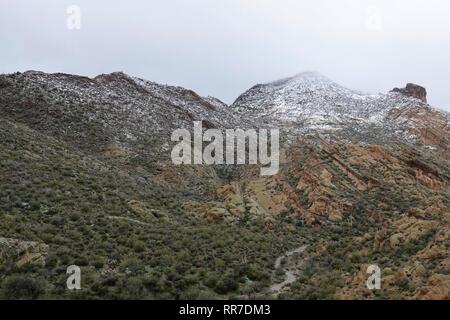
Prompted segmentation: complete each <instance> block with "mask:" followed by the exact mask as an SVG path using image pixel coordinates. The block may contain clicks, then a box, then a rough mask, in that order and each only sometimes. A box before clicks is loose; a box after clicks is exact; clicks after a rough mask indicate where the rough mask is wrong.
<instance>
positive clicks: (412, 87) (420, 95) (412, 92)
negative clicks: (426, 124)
mask: <svg viewBox="0 0 450 320" xmlns="http://www.w3.org/2000/svg"><path fill="white" fill-rule="evenodd" d="M392 91H393V92H400V93H402V94H405V95H407V96H410V97H414V98H417V99H419V100H421V101H422V102H424V103H427V90H426V89H425V88H424V87H422V86H419V85H417V84H414V83H408V84H406V87H405V88H401V89H399V88H394V89H393V90H392Z"/></svg>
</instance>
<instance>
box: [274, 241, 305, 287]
mask: <svg viewBox="0 0 450 320" xmlns="http://www.w3.org/2000/svg"><path fill="white" fill-rule="evenodd" d="M306 247H307V245H304V246H301V247H298V248H297V249H294V250H291V251H287V252H286V253H284V254H283V255H281V256H279V257H278V258H277V259H276V260H275V269H278V268H280V267H281V262H282V261H283V260H284V259H287V258H289V257H290V256H292V255H293V254H295V253H302V252H303V251H305V249H306ZM302 262H303V261H300V262H298V263H297V264H296V266H295V268H294V269H285V275H286V279H285V280H284V281H283V282H280V283H276V284H273V285H271V286H270V292H271V293H272V294H275V295H278V294H279V293H280V292H281V290H282V289H283V288H284V287H285V286H287V285H289V284H291V283H293V282H294V281H295V280H297V277H298V273H299V271H298V267H300V266H301V264H302Z"/></svg>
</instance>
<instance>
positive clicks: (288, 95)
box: [232, 72, 450, 154]
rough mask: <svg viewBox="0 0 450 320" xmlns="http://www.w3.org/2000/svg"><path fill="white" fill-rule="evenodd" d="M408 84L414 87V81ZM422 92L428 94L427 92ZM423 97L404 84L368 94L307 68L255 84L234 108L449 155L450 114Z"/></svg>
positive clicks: (262, 118) (292, 124)
mask: <svg viewBox="0 0 450 320" xmlns="http://www.w3.org/2000/svg"><path fill="white" fill-rule="evenodd" d="M407 88H408V90H414V89H413V88H414V85H412V84H409V85H408V86H407ZM422 89H423V90H425V89H424V88H422ZM408 92H409V91H408ZM423 94H424V95H425V99H426V91H425V93H422V95H423ZM419 97H420V98H421V99H418V98H416V97H414V96H413V95H410V94H408V93H407V92H406V89H404V90H403V91H401V90H400V89H397V91H396V92H394V91H392V92H389V93H387V94H376V95H373V94H364V93H361V92H358V91H354V90H350V89H347V88H344V87H342V86H341V85H339V84H337V83H335V82H333V81H331V80H329V79H328V78H326V77H325V76H323V75H321V74H320V73H317V72H305V73H300V74H298V75H296V76H294V77H290V78H286V79H282V80H278V81H275V82H270V83H267V84H259V85H256V86H254V87H252V88H251V89H249V90H247V91H246V92H245V93H243V94H242V95H241V96H239V97H238V98H237V100H236V101H235V102H234V103H233V104H232V108H234V109H235V110H236V112H237V113H239V114H242V115H244V116H249V117H255V118H256V119H255V120H256V121H257V123H258V124H271V125H275V126H282V127H283V128H287V129H291V130H293V131H294V134H295V135H298V134H308V133H314V134H315V133H320V134H325V135H326V134H332V135H336V136H339V137H340V138H342V139H347V140H351V141H353V142H366V143H389V142H391V141H393V140H400V141H402V142H412V143H415V144H418V145H422V146H423V147H425V148H432V149H433V148H438V149H439V150H440V151H442V152H444V153H447V154H448V149H449V145H448V141H449V138H450V136H449V117H448V115H447V114H445V113H443V112H441V111H439V110H437V109H434V108H432V107H430V106H429V105H427V104H426V103H425V102H424V101H423V99H424V98H423V96H419Z"/></svg>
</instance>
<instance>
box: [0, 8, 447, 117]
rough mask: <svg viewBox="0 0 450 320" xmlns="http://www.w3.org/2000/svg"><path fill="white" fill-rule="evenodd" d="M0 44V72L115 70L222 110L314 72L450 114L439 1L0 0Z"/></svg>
mask: <svg viewBox="0 0 450 320" xmlns="http://www.w3.org/2000/svg"><path fill="white" fill-rule="evenodd" d="M69 5H78V6H79V8H80V9H81V28H80V29H79V30H78V29H75V30H71V29H69V28H68V27H67V19H68V17H69V14H67V12H66V11H67V7H68V6H69ZM70 21H73V20H70ZM0 43H1V48H0V73H10V72H15V71H25V70H29V69H33V70H42V71H47V72H57V71H59V72H66V73H75V74H82V75H88V76H94V75H97V74H99V73H109V72H112V71H124V72H126V73H128V74H132V75H136V76H139V77H142V78H145V79H148V80H152V81H156V82H160V83H168V84H172V85H180V86H183V87H186V88H189V89H193V90H195V91H197V92H198V93H199V94H201V95H212V96H215V97H217V98H219V99H222V100H224V101H225V102H227V103H230V102H232V101H233V100H234V99H235V98H237V96H238V95H239V94H240V93H242V92H244V91H245V90H246V89H248V88H249V87H251V86H253V85H254V84H256V83H262V82H268V81H272V80H276V79H278V78H283V77H286V76H291V75H294V74H296V73H298V72H302V71H311V70H315V71H320V72H321V73H323V74H324V75H326V76H328V77H329V78H331V79H333V80H335V81H336V82H338V83H340V84H342V85H344V86H347V87H349V88H352V89H358V90H362V91H365V92H370V93H378V92H386V91H388V90H390V89H392V88H393V87H395V86H403V85H405V84H406V82H415V83H418V84H421V85H423V86H425V87H426V88H427V90H428V97H429V102H430V103H431V104H433V105H435V106H438V107H441V108H443V109H446V110H450V88H449V80H448V79H449V76H450V58H449V57H450V1H448V0H370V1H369V0H338V1H337V0H329V1H327V0H314V1H313V0H310V1H300V0H270V1H269V0H226V1H224V0H223V1H219V0H190V1H186V0H130V1H114V0H70V1H67V0H34V1H30V0H1V2H0Z"/></svg>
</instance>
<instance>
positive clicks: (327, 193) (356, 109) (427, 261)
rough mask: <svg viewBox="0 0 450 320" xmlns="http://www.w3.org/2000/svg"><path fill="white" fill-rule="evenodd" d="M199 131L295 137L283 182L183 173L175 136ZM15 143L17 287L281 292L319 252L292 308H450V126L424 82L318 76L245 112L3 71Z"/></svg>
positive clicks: (191, 98) (262, 96)
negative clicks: (279, 284)
mask: <svg viewBox="0 0 450 320" xmlns="http://www.w3.org/2000/svg"><path fill="white" fill-rule="evenodd" d="M193 121H204V123H205V124H207V125H205V127H214V128H222V129H225V128H236V127H241V128H261V127H264V128H273V127H276V128H280V129H281V149H282V150H281V157H280V170H279V173H278V174H277V175H274V176H267V177H262V176H260V174H259V172H260V171H259V168H258V167H257V166H254V165H243V166H206V165H198V166H196V165H192V166H189V165H185V166H175V165H173V164H172V162H171V160H170V151H171V147H172V145H171V141H170V135H171V133H172V131H173V130H174V129H178V128H188V129H190V128H192V122H193ZM0 138H1V139H0V144H1V152H0V160H1V162H0V164H1V166H0V173H1V177H2V178H1V179H0V199H1V200H2V201H1V202H0V212H1V213H2V214H3V216H4V217H5V218H4V219H1V220H0V230H1V232H2V236H4V239H7V241H6V240H5V241H3V242H5V243H7V244H8V245H9V244H11V243H14V244H17V245H15V247H17V248H19V247H20V248H22V249H20V250H16V249H14V250H16V251H17V252H16V253H14V252H15V251H14V250H9V249H8V250H3V251H1V252H0V268H3V269H2V270H7V271H5V274H6V276H5V277H12V279H14V276H17V275H20V276H27V277H34V276H36V275H39V274H50V273H49V272H44V270H47V269H51V270H53V271H54V272H57V270H59V269H58V268H60V266H64V265H65V264H67V263H69V264H70V263H75V264H81V265H83V266H85V267H86V270H87V272H88V273H89V277H91V278H92V279H94V280H92V281H93V282H91V283H89V282H88V284H87V285H88V286H89V290H90V291H89V293H88V297H104V296H102V295H105V294H106V295H107V296H108V297H114V298H117V297H125V296H127V295H128V296H130V295H133V294H135V295H137V297H139V296H142V295H147V296H148V297H164V295H163V293H164V292H165V293H167V297H170V298H180V297H185V294H186V295H188V294H193V293H192V292H195V297H202V295H203V296H204V295H206V296H213V297H214V296H215V295H230V296H231V295H233V294H249V295H251V294H254V295H261V294H262V295H264V294H269V293H268V291H267V290H268V288H269V285H270V283H271V281H272V280H273V279H274V278H276V277H277V274H276V272H275V271H274V270H272V265H273V264H272V260H273V259H275V258H276V257H277V256H279V255H280V254H282V253H283V252H284V251H286V250H287V249H292V248H293V247H295V246H297V245H300V244H305V243H306V244H307V245H308V249H307V250H306V251H305V252H304V253H303V255H304V261H303V263H302V264H301V265H302V266H301V267H299V269H298V270H297V273H298V274H301V275H303V276H300V277H299V278H298V279H297V281H296V282H295V283H294V284H292V285H291V286H290V287H287V288H285V289H283V290H284V292H282V293H281V294H282V295H284V296H286V297H290V298H318V297H319V298H325V297H337V298H354V297H356V298H379V297H381V298H394V297H401V298H440V299H441V298H442V299H444V298H448V292H449V291H448V290H447V289H448V287H449V272H448V271H449V270H450V264H449V263H450V262H449V250H448V243H449V241H450V238H449V237H450V231H449V230H450V229H449V223H450V220H449V214H450V213H449V207H450V203H449V199H450V192H449V190H450V188H449V183H450V166H449V142H450V135H449V119H448V116H447V115H446V114H444V113H442V112H440V111H439V110H437V109H434V108H432V107H430V106H429V105H427V104H426V90H425V89H424V88H421V87H419V86H416V85H407V87H406V88H405V89H398V90H395V91H394V92H390V93H387V94H380V95H366V94H363V93H360V92H356V91H353V90H349V89H347V88H343V87H342V86H340V85H338V84H336V83H334V82H332V81H331V80H329V79H327V78H325V77H323V76H321V75H320V74H317V73H304V74H299V75H297V76H295V77H291V78H287V79H283V80H279V81H275V82H272V83H268V84H262V85H257V86H255V87H253V88H251V89H249V90H248V91H247V92H245V93H243V94H242V95H241V96H240V97H239V98H238V99H237V100H236V102H235V103H234V104H233V105H232V106H230V107H228V106H226V105H225V104H223V103H222V102H221V101H220V100H218V99H215V98H212V97H207V98H204V97H201V96H199V95H197V94H196V93H195V92H193V91H191V90H187V89H184V88H179V87H172V86H165V85H160V84H156V83H153V82H149V81H145V80H142V79H138V78H135V77H131V76H128V75H125V74H123V73H112V74H109V75H100V76H98V77H96V78H93V79H90V78H86V77H80V76H74V75H66V74H46V73H42V72H34V71H33V72H26V73H22V74H13V75H2V76H0ZM118 230H119V231H120V232H118ZM86 239H88V240H89V241H87V240H86ZM21 243H22V244H26V245H20V244H21ZM230 247H233V251H232V252H231V251H229V250H228V248H230ZM8 248H9V247H8ZM36 248H37V249H39V250H37V249H36ZM167 248H170V250H169V249H167ZM44 249H45V250H44ZM168 250H169V251H168ZM11 252H12V253H11ZM36 254H38V255H36ZM72 255H73V257H72ZM155 257H158V259H156V258H155ZM18 261H20V264H17V263H18ZM90 261H91V262H90ZM35 262H38V263H35ZM12 264H15V265H16V266H17V268H16V269H14V268H12V269H11V268H7V266H8V265H12ZM28 264H31V265H33V267H34V268H41V269H39V270H38V271H36V272H35V271H33V270H35V269H33V268H29V269H27V268H26V267H24V266H26V265H28ZM370 264H377V265H379V266H380V267H381V268H382V270H383V275H384V276H385V277H386V278H385V282H384V284H385V286H384V287H383V290H381V291H380V292H373V291H370V290H368V289H367V288H365V278H364V277H365V276H366V274H365V273H364V272H365V269H364V268H365V267H366V266H367V265H370ZM150 266H151V267H150ZM36 270H37V269H36ZM205 274H208V275H209V276H208V277H206V278H205ZM130 275H131V277H132V279H131V280H130ZM192 277H197V278H196V279H197V280H196V281H195V284H193V283H192ZM161 278H164V279H166V280H165V282H160V281H159V280H158V279H161ZM5 279H6V278H5ZM8 279H9V278H7V279H6V280H3V279H0V281H3V282H1V283H2V284H3V283H4V284H5V286H9V285H10V280H8ZM111 279H113V280H111ZM236 279H238V280H236ZM239 279H241V280H242V279H250V281H251V283H256V284H257V285H254V286H255V287H253V286H251V285H249V284H248V283H249V281H247V280H242V281H241V280H239ZM44 280H45V281H46V282H47V283H48V285H47V288H48V290H49V291H48V292H49V294H50V295H53V296H55V297H59V296H58V294H60V293H58V290H56V289H55V290H53V289H51V288H54V287H55V286H54V284H55V279H54V278H51V277H50V276H48V277H46V278H45V279H44ZM44 280H43V281H44ZM11 281H12V280H11ZM128 281H129V282H128ZM141 283H142V286H141V285H139V284H141ZM225 284H229V285H225ZM105 286H106V287H108V288H109V289H107V290H106V289H104V288H105ZM130 286H137V287H138V289H136V288H135V289H136V290H134V289H133V290H131V289H129V288H130ZM133 288H134V287H133ZM194 289H195V290H194ZM52 290H53V291H52ZM105 290H106V291H107V293H105ZM133 292H134V293H133ZM136 292H138V293H136Z"/></svg>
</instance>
